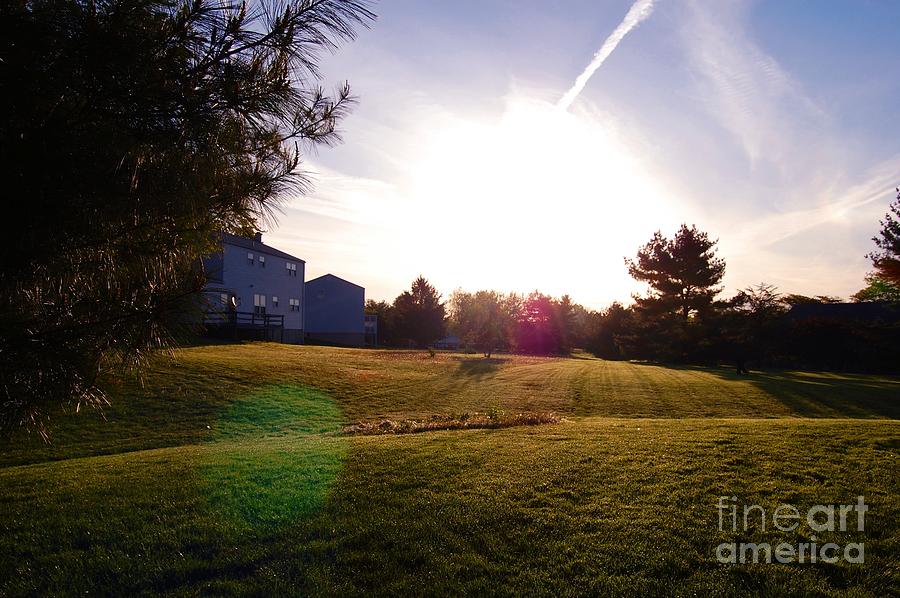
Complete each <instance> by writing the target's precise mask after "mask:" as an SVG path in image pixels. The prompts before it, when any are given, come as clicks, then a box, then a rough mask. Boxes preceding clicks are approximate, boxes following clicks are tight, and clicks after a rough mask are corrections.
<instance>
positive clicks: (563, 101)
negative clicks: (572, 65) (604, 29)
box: [556, 0, 653, 110]
mask: <svg viewBox="0 0 900 598" xmlns="http://www.w3.org/2000/svg"><path fill="white" fill-rule="evenodd" d="M652 12H653V0H637V2H635V3H634V4H633V5H632V6H631V9H630V10H629V11H628V14H627V15H625V18H624V19H622V22H621V23H619V26H618V27H616V30H615V31H613V32H612V33H611V34H610V36H609V37H607V38H606V41H605V42H603V45H602V46H601V47H600V49H599V50H598V51H597V53H596V54H594V59H593V60H591V63H590V64H589V65H587V68H586V69H584V72H582V73H581V74H580V75H578V78H577V79H575V84H574V85H573V86H572V88H571V89H570V90H569V91H567V92H566V94H565V95H564V96H563V97H561V98H560V99H559V101H558V102H557V103H556V106H557V108H561V109H563V110H568V109H569V106H571V105H572V102H574V101H575V98H577V97H578V94H580V93H581V90H583V89H584V86H585V85H587V82H588V80H589V79H590V78H591V75H593V74H594V71H596V70H597V69H598V68H600V65H601V64H603V62H604V61H605V60H606V59H607V58H609V55H610V54H612V51H613V50H615V49H616V46H618V45H619V42H620V41H622V38H624V37H625V36H626V35H627V34H628V32H629V31H631V30H632V29H634V28H635V27H637V26H638V24H640V22H641V21H643V20H644V19H646V18H647V17H649V16H650V13H652Z"/></svg>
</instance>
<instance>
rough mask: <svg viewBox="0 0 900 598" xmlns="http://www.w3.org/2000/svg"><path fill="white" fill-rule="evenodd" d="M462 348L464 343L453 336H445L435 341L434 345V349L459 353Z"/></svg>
mask: <svg viewBox="0 0 900 598" xmlns="http://www.w3.org/2000/svg"><path fill="white" fill-rule="evenodd" d="M461 346H462V341H461V340H460V339H459V337H458V336H456V335H454V334H451V335H450V336H445V337H444V338H442V339H440V340H437V341H434V343H432V347H434V348H435V349H450V350H452V351H458V350H459V348H460V347H461Z"/></svg>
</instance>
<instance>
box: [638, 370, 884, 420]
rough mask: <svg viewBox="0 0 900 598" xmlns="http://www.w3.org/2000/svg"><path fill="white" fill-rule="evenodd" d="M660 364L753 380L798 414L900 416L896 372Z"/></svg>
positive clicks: (735, 378)
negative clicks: (742, 369)
mask: <svg viewBox="0 0 900 598" xmlns="http://www.w3.org/2000/svg"><path fill="white" fill-rule="evenodd" d="M647 365H652V364H647ZM657 365H659V364H657ZM663 367H667V368H670V369H678V370H688V371H697V372H705V373H708V374H712V375H714V376H717V377H718V378H721V379H722V380H727V381H729V382H747V383H750V384H753V385H754V386H756V387H757V388H759V389H760V390H762V391H764V392H766V393H767V394H768V395H770V396H771V397H773V398H774V399H775V400H777V401H779V402H780V403H781V404H782V405H784V406H785V407H787V408H788V409H790V410H791V412H793V413H794V414H795V415H797V416H801V417H826V418H827V417H831V418H840V417H848V418H890V419H900V377H896V376H884V375H870V374H849V373H835V372H807V371H792V370H767V371H760V370H756V371H752V372H750V373H749V374H744V375H739V374H737V373H736V372H735V371H734V370H732V369H731V368H725V367H709V366H688V365H666V366H663Z"/></svg>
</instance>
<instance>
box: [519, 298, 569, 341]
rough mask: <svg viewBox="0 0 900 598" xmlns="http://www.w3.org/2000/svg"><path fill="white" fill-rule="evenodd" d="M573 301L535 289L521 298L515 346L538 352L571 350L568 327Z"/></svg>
mask: <svg viewBox="0 0 900 598" xmlns="http://www.w3.org/2000/svg"><path fill="white" fill-rule="evenodd" d="M571 322H572V303H571V301H570V300H569V299H568V297H565V298H564V299H560V300H555V299H553V298H552V297H550V296H548V295H544V294H543V293H539V292H538V291H534V292H533V293H531V294H530V295H528V297H526V298H525V299H524V301H522V305H521V308H520V309H519V314H518V321H517V323H516V349H517V350H518V351H521V352H522V353H532V354H537V355H564V354H568V353H569V352H570V351H571V350H572V346H571V343H570V341H569V329H570V326H571Z"/></svg>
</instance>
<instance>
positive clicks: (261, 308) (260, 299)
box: [253, 295, 266, 314]
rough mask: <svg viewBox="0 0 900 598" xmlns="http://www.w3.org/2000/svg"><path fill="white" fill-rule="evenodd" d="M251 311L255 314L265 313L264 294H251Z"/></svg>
mask: <svg viewBox="0 0 900 598" xmlns="http://www.w3.org/2000/svg"><path fill="white" fill-rule="evenodd" d="M253 313H255V314H264V313H266V296H265V295H253Z"/></svg>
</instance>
